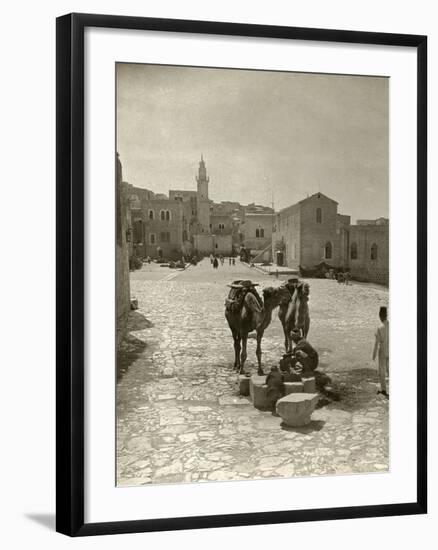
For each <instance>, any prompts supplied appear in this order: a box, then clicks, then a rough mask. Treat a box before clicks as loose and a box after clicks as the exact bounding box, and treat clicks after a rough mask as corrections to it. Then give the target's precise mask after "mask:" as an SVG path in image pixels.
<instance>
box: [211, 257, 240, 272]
mask: <svg viewBox="0 0 438 550" xmlns="http://www.w3.org/2000/svg"><path fill="white" fill-rule="evenodd" d="M219 262H220V263H221V265H224V263H225V258H224V257H223V256H222V254H220V255H219V257H218V256H216V255H213V254H210V263H211V265H212V266H213V269H217V268H218V267H219ZM228 265H236V258H234V257H229V258H228Z"/></svg>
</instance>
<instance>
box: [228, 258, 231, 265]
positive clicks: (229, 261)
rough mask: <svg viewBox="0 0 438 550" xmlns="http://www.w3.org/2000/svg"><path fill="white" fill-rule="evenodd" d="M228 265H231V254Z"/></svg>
mask: <svg viewBox="0 0 438 550" xmlns="http://www.w3.org/2000/svg"><path fill="white" fill-rule="evenodd" d="M228 265H231V256H230V257H229V258H228Z"/></svg>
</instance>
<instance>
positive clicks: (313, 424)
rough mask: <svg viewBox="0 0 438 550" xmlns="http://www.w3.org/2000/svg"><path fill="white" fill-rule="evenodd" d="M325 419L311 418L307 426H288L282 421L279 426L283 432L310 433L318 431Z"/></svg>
mask: <svg viewBox="0 0 438 550" xmlns="http://www.w3.org/2000/svg"><path fill="white" fill-rule="evenodd" d="M324 424H325V420H311V421H310V424H308V425H307V426H296V427H293V426H288V425H287V424H285V423H284V422H282V423H281V424H280V427H281V429H282V430H284V431H285V432H296V433H300V434H304V435H306V434H310V433H312V432H319V431H320V430H322V428H323V427H324Z"/></svg>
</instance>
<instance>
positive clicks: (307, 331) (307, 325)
mask: <svg viewBox="0 0 438 550" xmlns="http://www.w3.org/2000/svg"><path fill="white" fill-rule="evenodd" d="M309 329H310V317H309V318H308V319H306V321H305V323H304V338H307V335H308V334H309Z"/></svg>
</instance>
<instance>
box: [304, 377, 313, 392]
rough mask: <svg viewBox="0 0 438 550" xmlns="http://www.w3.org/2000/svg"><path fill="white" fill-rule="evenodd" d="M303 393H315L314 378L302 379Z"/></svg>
mask: <svg viewBox="0 0 438 550" xmlns="http://www.w3.org/2000/svg"><path fill="white" fill-rule="evenodd" d="M303 385H304V389H303V391H304V392H305V393H315V392H316V381H315V377H314V376H310V377H308V378H303Z"/></svg>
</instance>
